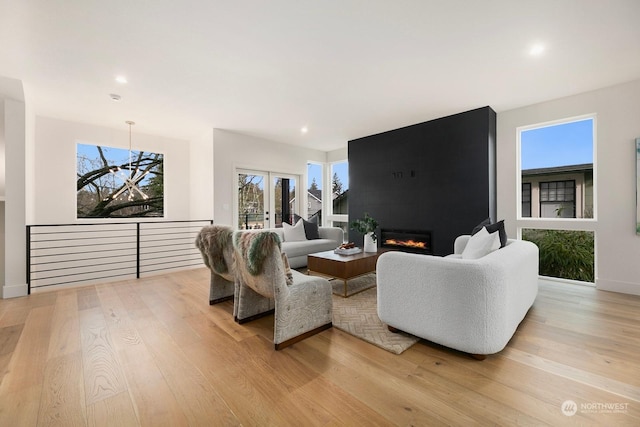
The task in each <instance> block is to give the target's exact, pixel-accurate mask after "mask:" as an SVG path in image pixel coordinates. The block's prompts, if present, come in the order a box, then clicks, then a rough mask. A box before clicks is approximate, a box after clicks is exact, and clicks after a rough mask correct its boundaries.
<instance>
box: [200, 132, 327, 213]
mask: <svg viewBox="0 0 640 427" xmlns="http://www.w3.org/2000/svg"><path fill="white" fill-rule="evenodd" d="M213 149H214V151H213V160H214V170H213V172H214V177H213V182H214V201H215V203H214V220H215V222H216V224H227V225H232V224H233V208H234V207H233V200H234V194H235V192H236V185H237V183H236V182H235V180H234V176H235V170H236V169H237V168H242V169H254V170H260V171H270V172H281V173H286V174H292V175H300V176H301V177H303V180H302V181H303V182H301V187H300V188H308V183H307V182H306V173H307V162H308V161H315V162H322V163H324V162H326V161H327V153H326V152H324V151H319V150H313V149H309V148H303V147H296V146H292V145H287V144H281V143H277V142H273V141H268V140H264V139H260V138H255V137H252V136H248V135H244V134H240V133H236V132H231V131H226V130H222V129H214V130H213ZM302 203H303V206H306V192H304V198H303V200H302Z"/></svg>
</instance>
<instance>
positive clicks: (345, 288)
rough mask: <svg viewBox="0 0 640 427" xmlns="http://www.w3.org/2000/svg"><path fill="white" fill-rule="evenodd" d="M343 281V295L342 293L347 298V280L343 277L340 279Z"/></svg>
mask: <svg viewBox="0 0 640 427" xmlns="http://www.w3.org/2000/svg"><path fill="white" fill-rule="evenodd" d="M342 281H343V282H344V295H342V296H343V297H344V298H347V280H346V279H343V280H342Z"/></svg>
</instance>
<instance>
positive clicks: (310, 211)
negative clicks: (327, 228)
mask: <svg viewBox="0 0 640 427" xmlns="http://www.w3.org/2000/svg"><path fill="white" fill-rule="evenodd" d="M322 169H323V168H322V165H321V164H319V163H307V182H308V185H309V188H308V189H307V218H308V219H309V221H315V222H316V223H318V224H322V196H323V195H322V183H323V181H324V180H323V179H322Z"/></svg>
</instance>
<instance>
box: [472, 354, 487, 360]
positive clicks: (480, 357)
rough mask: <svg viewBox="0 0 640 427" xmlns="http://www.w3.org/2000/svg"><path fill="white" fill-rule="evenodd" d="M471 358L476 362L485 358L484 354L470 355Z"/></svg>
mask: <svg viewBox="0 0 640 427" xmlns="http://www.w3.org/2000/svg"><path fill="white" fill-rule="evenodd" d="M471 357H473V358H474V359H476V360H484V359H486V358H487V355H486V354H472V355H471Z"/></svg>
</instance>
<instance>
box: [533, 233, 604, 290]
mask: <svg viewBox="0 0 640 427" xmlns="http://www.w3.org/2000/svg"><path fill="white" fill-rule="evenodd" d="M522 239H523V240H528V241H530V242H533V243H535V244H536V245H537V246H538V248H539V249H540V275H541V276H549V277H559V278H562V279H571V280H579V281H582V282H592V283H593V282H594V280H595V274H594V249H593V248H594V238H593V232H591V231H573V230H537V229H524V230H522Z"/></svg>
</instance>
